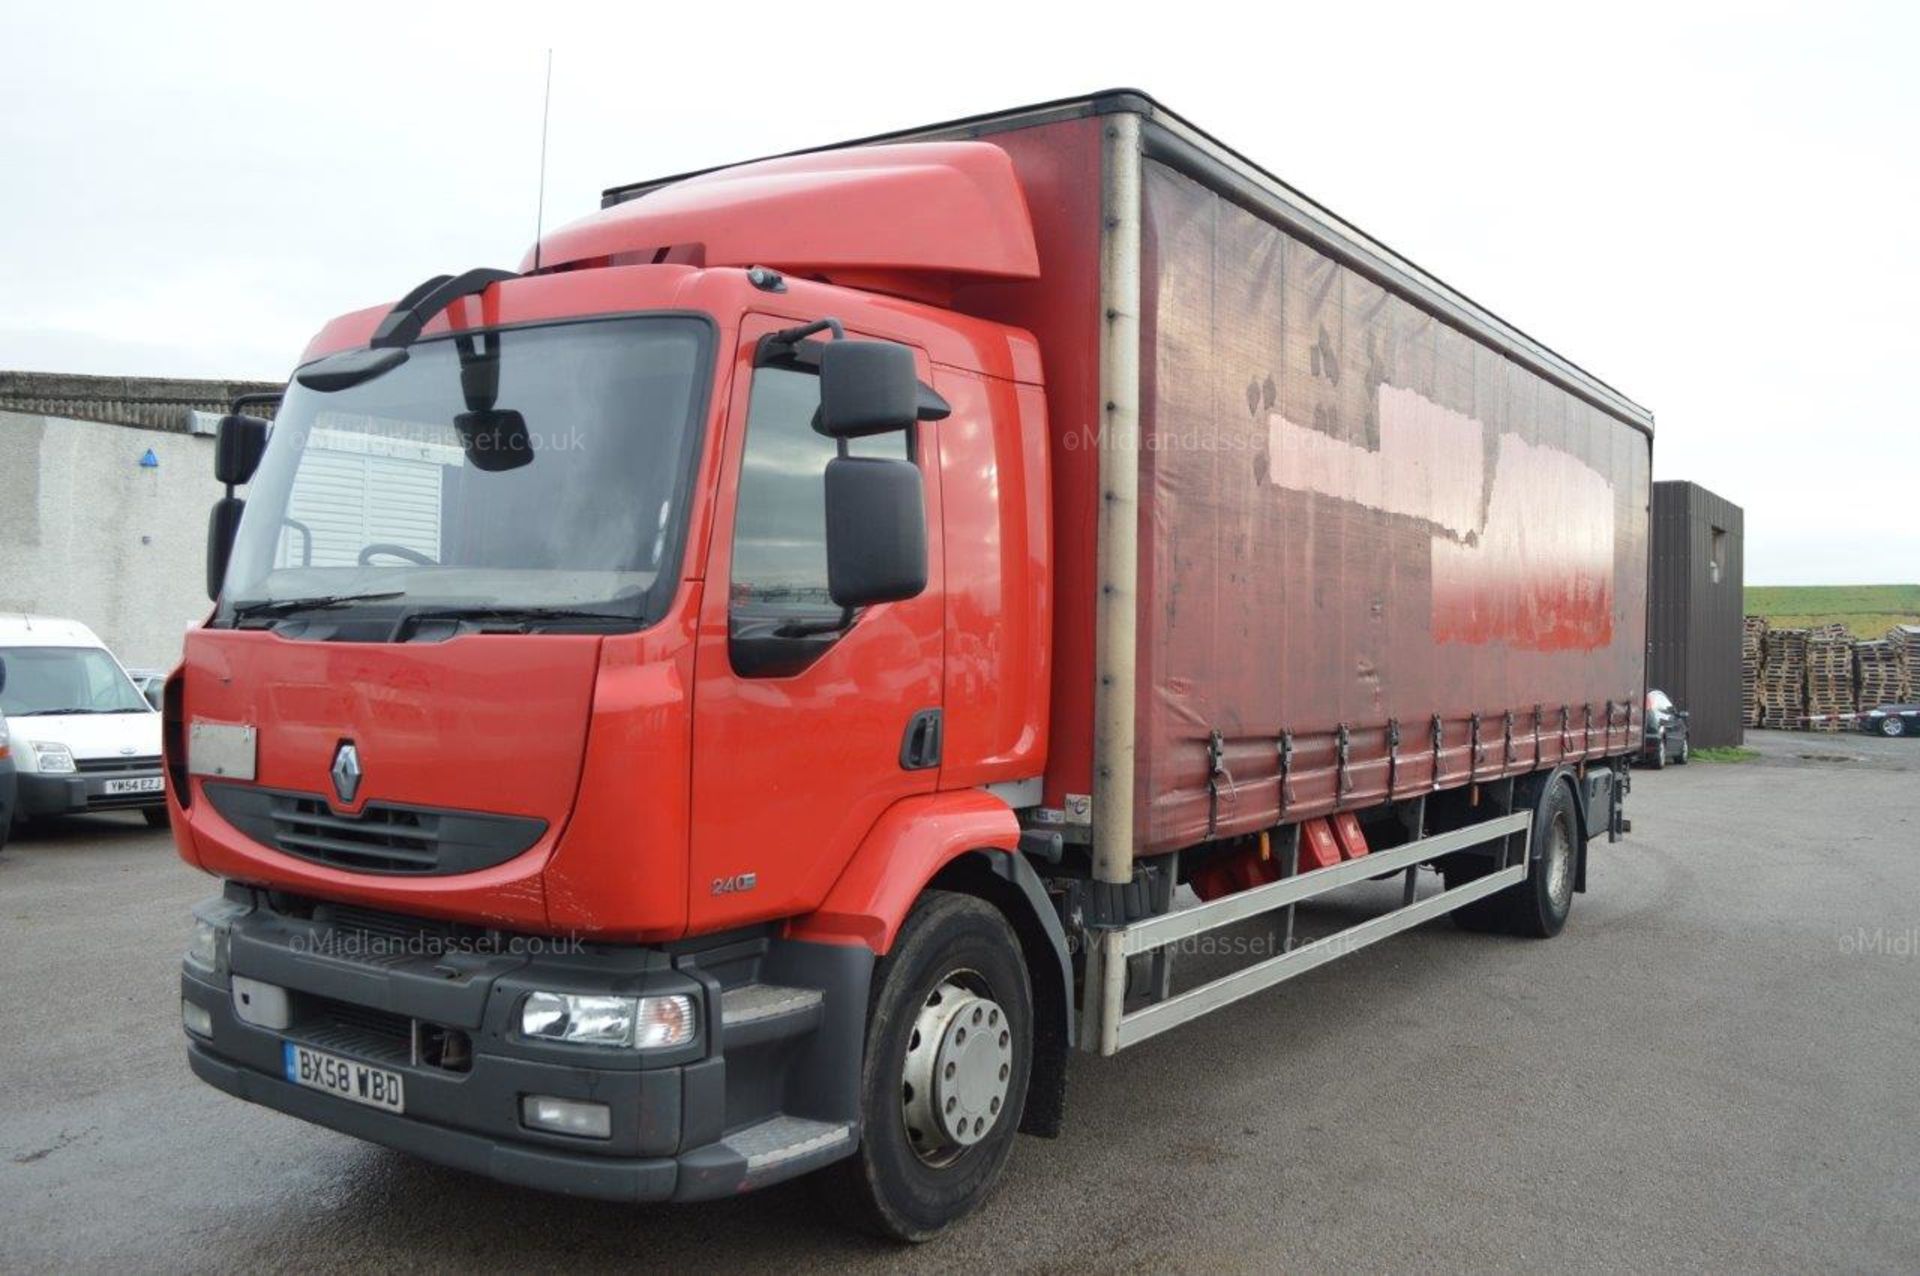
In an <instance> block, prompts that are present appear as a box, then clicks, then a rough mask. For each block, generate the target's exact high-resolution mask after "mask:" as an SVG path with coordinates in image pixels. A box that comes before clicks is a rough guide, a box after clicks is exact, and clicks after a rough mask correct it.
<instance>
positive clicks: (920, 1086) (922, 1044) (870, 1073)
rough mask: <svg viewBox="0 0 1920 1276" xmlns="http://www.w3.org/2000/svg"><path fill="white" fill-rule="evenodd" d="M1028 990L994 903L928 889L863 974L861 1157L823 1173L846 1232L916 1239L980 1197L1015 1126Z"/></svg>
mask: <svg viewBox="0 0 1920 1276" xmlns="http://www.w3.org/2000/svg"><path fill="white" fill-rule="evenodd" d="M1032 1051H1033V992H1032V988H1031V986H1030V984H1029V982H1028V978H1027V970H1026V966H1025V964H1024V962H1023V961H1022V958H1021V952H1020V941H1019V938H1018V937H1017V936H1015V935H1014V933H1013V928H1012V927H1011V926H1009V925H1008V924H1007V920H1006V918H1005V917H1003V916H1001V914H1000V912H999V910H997V909H995V908H994V907H993V906H992V905H990V904H987V903H985V902H984V901H982V900H979V899H976V898H974V897H973V896H971V895H959V894H955V893H953V892H950V891H929V892H927V894H926V896H925V897H924V898H923V899H922V900H921V902H920V903H919V904H918V905H916V906H915V908H914V910H913V913H912V914H911V915H910V916H909V917H908V918H907V921H906V924H905V925H904V926H902V927H901V928H900V934H899V936H898V938H897V939H896V940H895V942H894V946H893V951H892V952H890V953H888V954H887V955H886V956H885V957H883V958H882V959H881V960H880V964H879V965H878V966H877V967H876V968H875V970H874V991H873V997H872V1001H871V1004H870V1006H869V1010H868V1018H867V1046H866V1058H865V1062H864V1064H863V1066H862V1069H861V1081H860V1086H861V1100H860V1105H861V1126H862V1136H861V1141H860V1149H859V1151H858V1152H857V1153H856V1154H855V1155H853V1156H852V1157H850V1158H848V1159H847V1160H845V1161H841V1162H839V1163H838V1164H837V1165H835V1166H834V1167H832V1169H830V1170H828V1171H827V1172H826V1174H825V1175H823V1179H825V1180H826V1183H827V1185H828V1186H830V1188H831V1189H832V1200H833V1203H834V1204H835V1206H836V1207H837V1208H839V1209H840V1211H841V1212H842V1213H843V1214H844V1215H845V1216H846V1217H847V1218H848V1221H850V1222H852V1223H853V1224H854V1225H855V1226H858V1227H860V1228H861V1229H863V1230H865V1231H869V1232H872V1233H874V1234H876V1235H879V1236H884V1237H889V1238H891V1239H894V1240H902V1241H923V1240H926V1239H928V1238H930V1237H932V1236H933V1235H934V1234H935V1233H937V1232H939V1231H940V1230H941V1229H942V1228H944V1227H945V1226H946V1225H947V1224H949V1223H951V1222H953V1221H954V1220H956V1219H959V1218H962V1217H964V1216H965V1215H967V1214H969V1213H971V1212H972V1211H973V1210H974V1209H975V1208H976V1207H978V1206H979V1204H980V1203H981V1202H982V1201H983V1200H985V1199H986V1197H987V1195H988V1193H989V1192H991V1191H992V1189H993V1186H994V1184H995V1183H996V1182H997V1181H998V1180H999V1177H1000V1171H1001V1169H1002V1168H1003V1167H1004V1166H1005V1165H1006V1161H1007V1156H1008V1154H1009V1153H1010V1152H1011V1151H1012V1150H1013V1138H1014V1134H1015V1132H1016V1131H1017V1130H1018V1129H1019V1127H1020V1114H1021V1110H1022V1109H1023V1108H1024V1107H1025V1104H1026V1097H1027V1075H1028V1071H1029V1069H1030V1067H1031V1063H1032Z"/></svg>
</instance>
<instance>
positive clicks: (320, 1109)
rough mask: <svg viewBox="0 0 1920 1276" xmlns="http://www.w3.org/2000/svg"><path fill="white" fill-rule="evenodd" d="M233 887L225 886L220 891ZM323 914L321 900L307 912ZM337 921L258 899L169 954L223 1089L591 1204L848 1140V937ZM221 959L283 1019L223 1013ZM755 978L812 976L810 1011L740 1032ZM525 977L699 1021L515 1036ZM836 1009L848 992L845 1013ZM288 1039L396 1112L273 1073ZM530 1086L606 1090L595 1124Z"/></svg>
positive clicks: (783, 1171) (807, 1160)
mask: <svg viewBox="0 0 1920 1276" xmlns="http://www.w3.org/2000/svg"><path fill="white" fill-rule="evenodd" d="M249 895H250V893H248V892H244V891H241V890H240V889H239V888H236V887H229V888H228V899H229V900H230V901H231V900H234V899H235V898H236V897H247V896H249ZM346 911H350V910H346ZM327 912H328V910H327V909H326V907H325V906H323V907H322V908H321V909H320V910H318V912H317V913H316V916H321V915H325V914H327ZM358 916H360V917H361V918H362V919H364V917H365V916H366V915H358ZM395 920H399V919H391V918H383V919H382V921H383V923H384V922H393V921H395ZM351 933H356V932H353V931H351V929H350V928H349V927H346V926H343V925H342V924H340V923H339V922H338V921H336V920H325V921H314V920H311V919H301V918H289V917H287V916H285V915H282V914H277V913H273V912H271V911H269V910H267V909H266V908H265V907H264V905H262V906H260V907H256V908H253V909H252V910H251V911H249V912H247V913H246V914H244V915H242V916H240V917H238V918H237V919H236V920H235V921H234V922H233V923H232V926H231V929H230V930H229V932H228V934H229V939H228V941H227V944H226V947H225V951H224V954H223V959H222V962H221V964H220V966H219V968H217V969H213V970H209V969H207V968H205V967H203V966H200V965H198V964H196V963H194V962H193V961H188V962H186V963H184V965H183V967H182V974H181V997H182V998H183V999H184V1000H185V1001H186V1002H189V1003H192V1004H193V1005H195V1006H198V1007H200V1008H201V1009H203V1010H205V1011H206V1012H207V1015H208V1017H209V1019H210V1021H211V1025H212V1035H211V1037H210V1038H203V1037H199V1036H195V1035H194V1034H192V1033H188V1034H187V1039H188V1048H187V1059H188V1063H189V1065H190V1066H191V1067H192V1069H193V1071H194V1074H195V1075H197V1076H198V1077H200V1079H201V1080H203V1081H205V1082H207V1083H208V1084H210V1085H213V1086H215V1087H217V1088H219V1089H221V1090H224V1091H226V1092H227V1093H229V1094H232V1095H235V1096H237V1097H239V1098H242V1099H246V1100H249V1101H250V1102H253V1103H258V1104H260V1105H262V1106H264V1107H269V1108H273V1109H275V1110H277V1111H280V1112H285V1113H287V1114H288V1115H291V1116H296V1117H299V1118H301V1119H302V1120H306V1121H311V1122H313V1123H315V1124H317V1125H323V1126H326V1127H328V1128H330V1129H334V1130H338V1131H340V1132H341V1133H343V1134H350V1135H353V1136H355V1137H357V1138H362V1139H366V1140H368V1141H370V1142H373V1143H379V1144H382V1145H384V1146H387V1147H391V1148H395V1149H398V1150H400V1151H403V1152H409V1153H412V1154H414V1155H416V1156H420V1157H423V1158H425V1159H427V1160H430V1161H434V1162H437V1163H439V1164H442V1165H448V1166H452V1167H454V1168H456V1169H462V1170H467V1171H470V1172H473V1173H477V1174H484V1175H487V1176H488V1177H490V1178H494V1179H498V1180H500V1181H502V1182H506V1183H513V1184H517V1185H521V1186H527V1187H537V1188H541V1189H543V1190H547V1191H555V1192H563V1193H567V1194H570V1195H576V1196H587V1197H595V1198H600V1199H606V1200H622V1201H665V1200H677V1201H687V1200H702V1199H709V1198H715V1197H722V1196H731V1195H734V1194H736V1193H738V1192H741V1191H745V1190H748V1189H751V1188H756V1187H760V1186H764V1185H766V1184H768V1183H772V1182H777V1181H779V1180H781V1179H785V1178H790V1177H792V1176H794V1175H796V1174H800V1173H804V1172H806V1171H808V1170H811V1169H814V1168H817V1167H818V1166H820V1165H824V1164H826V1163H828V1162H830V1161H832V1160H836V1159H838V1158H839V1157H840V1156H844V1155H846V1154H847V1153H849V1152H851V1151H852V1150H853V1148H854V1146H855V1142H856V1140H857V1134H858V1129H857V1124H856V1114H857V1106H856V1105H857V1088H856V1087H857V1077H858V1071H859V1066H858V1061H859V1054H858V1050H859V1045H860V1039H861V1024H860V1022H859V1019H860V1018H861V1015H860V1014H859V1013H858V1012H859V1011H864V1007H865V1005H866V982H867V977H868V975H869V973H870V971H871V966H872V958H871V955H870V954H868V953H866V951H865V950H864V949H858V950H856V949H846V948H838V947H830V946H825V945H812V944H794V943H791V942H788V941H781V940H775V939H772V938H770V937H767V936H761V935H756V936H752V937H748V938H746V939H744V940H743V939H740V938H737V937H736V938H734V940H733V941H732V942H731V943H729V944H727V945H726V946H724V947H721V948H714V947H708V948H705V949H702V950H700V951H698V952H692V951H679V950H670V949H659V948H655V949H641V948H630V947H619V948H615V947H596V946H591V945H587V946H582V947H581V948H579V949H578V950H577V951H569V952H564V953H552V952H545V953H534V954H528V953H524V952H520V953H516V952H510V951H507V952H475V951H471V950H466V951H457V952H451V953H447V952H442V953H440V954H438V955H437V956H436V955H421V956H418V957H414V956H409V955H400V956H394V955H392V954H390V953H387V952H384V951H383V952H378V953H366V952H351V951H345V950H344V949H343V946H342V945H340V944H339V943H337V942H330V941H337V940H338V939H339V938H340V937H342V936H344V935H348V934H351ZM357 933H359V934H360V935H361V937H362V938H365V937H366V935H367V932H364V931H362V932H357ZM559 942H561V943H566V942H568V941H559ZM236 974H238V975H244V976H246V977H248V978H251V979H256V980H261V981H264V982H266V983H269V984H272V985H273V986H275V987H277V988H285V989H287V990H288V1002H289V1006H290V1011H289V1021H288V1023H287V1026H286V1027H285V1028H269V1027H262V1026H259V1025H258V1024H256V1023H248V1022H246V1021H245V1020H243V1019H242V1018H241V1017H240V1015H239V1013H238V1011H237V1010H236V1007H235V1004H234V997H233V993H232V982H231V981H232V976H233V975H236ZM770 979H777V980H779V981H781V982H782V983H784V984H804V983H807V982H809V981H810V982H812V983H813V984H814V985H815V986H816V988H817V990H818V991H820V992H821V994H822V995H821V996H820V997H816V998H814V999H813V1001H812V1007H813V1008H812V1013H811V1014H808V1015H800V1016H797V1017H792V1018H790V1019H789V1020H788V1021H787V1022H785V1023H784V1024H783V1023H781V1022H778V1021H770V1020H768V1019H766V1018H765V1017H761V1018H759V1019H756V1020H755V1022H754V1023H753V1024H752V1025H751V1027H750V1029H749V1028H748V1027H747V1026H745V1025H737V1024H735V1023H734V1022H733V1021H732V1020H730V1019H729V1018H727V1015H726V1009H725V1007H726V1006H727V1004H728V1003H727V994H728V992H729V990H732V991H734V992H736V993H738V992H739V991H741V990H742V989H743V988H747V987H751V988H756V989H758V988H764V987H765V986H766V985H767V983H768V981H769V980H770ZM535 988H550V989H558V990H566V991H576V992H608V993H618V994H621V995H668V994H673V993H680V994H685V995H688V996H691V997H693V998H694V1001H695V1004H696V1006H698V1007H699V1008H700V1019H699V1032H698V1035H697V1036H696V1038H695V1040H694V1041H693V1042H691V1043H690V1044H688V1045H686V1046H682V1047H676V1048H673V1049H670V1050H663V1051H660V1052H658V1053H657V1054H656V1053H651V1052H636V1051H620V1050H608V1049H605V1048H596V1047H587V1046H578V1045H564V1044H560V1043H553V1042H533V1041H529V1040H526V1039H524V1038H522V1037H520V1036H519V1034H518V1032H517V1031H516V1028H515V1025H516V1023H517V1019H518V1015H519V1007H520V1002H521V1001H522V999H523V998H524V996H525V994H526V992H528V991H530V990H533V989H535ZM803 1000H804V999H803ZM823 1007H824V1008H825V1010H824V1013H823ZM849 1008H858V1011H856V1012H854V1014H853V1015H852V1017H851V1019H850V1018H849V1014H848V1009H849ZM255 1018H258V1016H257V1015H256V1016H255ZM403 1024H408V1025H413V1027H412V1029H411V1031H412V1040H413V1041H414V1042H416V1043H417V1041H418V1040H419V1039H420V1034H421V1031H422V1026H429V1025H430V1026H432V1027H434V1028H438V1029H441V1030H446V1029H452V1030H455V1031H458V1032H461V1033H464V1034H466V1036H467V1039H468V1040H469V1041H470V1042H471V1062H470V1066H468V1067H466V1068H465V1069H464V1070H460V1071H454V1070H449V1069H447V1068H445V1067H440V1066H435V1065H433V1064H430V1063H425V1062H421V1060H420V1057H419V1054H418V1047H417V1045H415V1046H414V1048H413V1050H412V1052H410V1051H409V1047H408V1038H407V1036H406V1035H405V1032H406V1030H404V1029H402V1028H401V1027H400V1025H403ZM288 1041H296V1042H301V1043H304V1044H307V1045H309V1046H312V1047H313V1048H315V1049H319V1050H324V1051H326V1052H328V1053H330V1054H334V1055H338V1056H341V1057H345V1058H349V1059H356V1060H359V1061H362V1062H366V1063H370V1064H373V1065H376V1066H378V1067H382V1068H387V1069H391V1070H393V1071H395V1072H398V1073H399V1074H400V1075H401V1076H402V1078H403V1084H404V1087H405V1099H406V1110H405V1113H404V1115H402V1114H397V1113H393V1112H390V1111H387V1110H384V1109H376V1108H371V1107H366V1106H363V1105H360V1104H356V1103H353V1102H351V1101H349V1100H346V1099H342V1098H339V1097H337V1096H335V1095H332V1094H327V1093H323V1092H320V1091H316V1090H311V1089H308V1088H305V1087H302V1086H299V1085H296V1084H294V1083H293V1082H290V1081H289V1080H287V1078H286V1076H285V1074H284V1063H283V1060H284V1047H285V1043H286V1042H288ZM528 1095H544V1096H553V1097H558V1098H563V1099H577V1100H586V1101H590V1102H594V1103H601V1104H605V1105H607V1107H608V1109H609V1112H610V1118H611V1120H610V1124H611V1134H610V1137H608V1138H605V1139H590V1138H581V1137H575V1136H570V1135H564V1134H555V1133H549V1132H545V1131H540V1130H535V1129H531V1128H528V1127H526V1126H525V1125H523V1124H522V1122H521V1116H520V1112H521V1100H522V1098H524V1097H525V1096H528ZM770 1130H777V1131H794V1132H797V1133H796V1134H795V1137H794V1138H793V1139H792V1140H790V1141H789V1142H790V1143H791V1146H787V1147H785V1154H784V1155H776V1156H773V1157H771V1158H770V1157H768V1156H766V1155H765V1150H766V1147H767V1146H768V1144H767V1138H766V1136H767V1132H768V1131H770Z"/></svg>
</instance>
